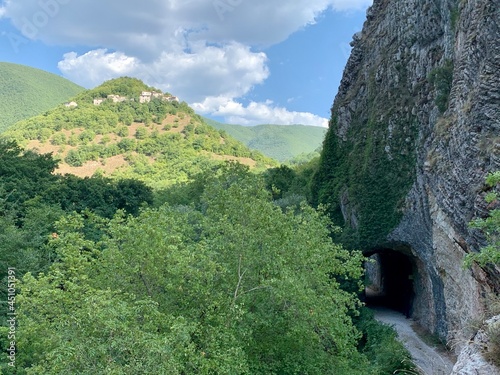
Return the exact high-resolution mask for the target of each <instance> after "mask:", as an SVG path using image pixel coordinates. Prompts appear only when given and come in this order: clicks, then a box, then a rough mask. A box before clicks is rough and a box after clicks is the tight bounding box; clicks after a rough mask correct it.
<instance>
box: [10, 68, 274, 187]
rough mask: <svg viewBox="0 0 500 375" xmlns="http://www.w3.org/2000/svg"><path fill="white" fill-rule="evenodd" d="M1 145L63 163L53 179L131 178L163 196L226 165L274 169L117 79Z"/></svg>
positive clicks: (156, 94) (183, 109) (28, 124)
mask: <svg viewBox="0 0 500 375" xmlns="http://www.w3.org/2000/svg"><path fill="white" fill-rule="evenodd" d="M3 137H4V138H6V139H9V140H14V141H16V142H17V143H18V144H20V145H21V146H23V147H26V148H28V149H34V150H37V151H38V152H39V153H53V154H54V156H55V157H56V158H57V159H59V160H60V164H59V167H58V169H57V170H56V172H58V173H62V174H64V173H70V174H74V175H77V176H80V177H85V176H92V175H94V174H95V173H98V174H101V175H106V176H114V177H124V178H135V179H138V180H141V181H143V182H145V183H147V184H148V185H149V186H151V187H155V188H160V187H167V186H170V185H173V184H175V183H182V182H186V181H189V180H190V179H191V178H192V177H193V176H194V175H196V174H198V173H201V172H203V171H206V170H207V169H209V168H210V167H211V166H213V165H215V164H219V163H220V162H221V161H225V160H235V161H238V162H240V163H242V164H246V165H248V166H250V167H252V168H262V169H264V168H266V167H267V166H271V165H276V162H275V161H273V160H272V159H270V158H267V157H265V156H263V155H262V154H260V153H259V152H257V151H252V150H250V149H249V148H248V147H246V146H245V145H243V144H242V143H240V142H239V141H237V140H235V139H234V138H232V137H230V136H228V135H227V134H223V133H222V132H221V131H219V130H216V129H214V128H212V127H211V126H209V125H207V124H206V123H205V122H204V121H203V119H202V118H201V117H200V116H198V115H196V114H195V113H194V111H193V110H192V109H191V108H190V107H189V106H188V105H187V104H186V103H184V102H179V100H178V99H177V98H176V97H175V96H173V95H171V94H168V93H162V92H161V91H160V90H158V89H155V88H154V87H148V86H147V85H145V84H144V83H143V82H142V81H140V80H138V79H134V78H128V77H124V78H118V79H113V80H110V81H107V82H105V83H104V84H102V85H101V86H99V87H97V88H95V89H92V90H87V91H84V92H82V93H80V94H79V95H77V96H75V97H73V98H72V99H71V101H70V102H69V103H65V104H61V105H59V106H57V107H56V108H54V109H52V110H50V111H47V112H45V113H44V114H42V115H39V116H35V117H32V118H29V119H27V120H23V121H20V122H18V123H16V124H15V125H13V126H12V127H11V128H9V129H8V130H7V131H6V132H5V133H4V134H3Z"/></svg>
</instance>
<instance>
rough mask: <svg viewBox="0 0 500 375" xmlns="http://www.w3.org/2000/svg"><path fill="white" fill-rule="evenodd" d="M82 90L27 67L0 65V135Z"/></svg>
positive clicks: (49, 74) (67, 82) (48, 74)
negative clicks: (16, 123) (21, 121)
mask: <svg viewBox="0 0 500 375" xmlns="http://www.w3.org/2000/svg"><path fill="white" fill-rule="evenodd" d="M83 90H84V88H83V87H80V86H78V85H76V84H74V83H73V82H71V81H68V80H67V79H64V78H62V77H59V76H57V75H55V74H52V73H48V72H45V71H43V70H39V69H35V68H31V67H28V66H23V65H18V64H11V63H6V62H0V132H2V131H4V130H5V129H7V128H8V127H9V126H10V125H12V124H14V123H15V122H17V121H20V120H22V119H25V118H29V117H31V116H35V115H37V114H39V113H42V112H43V111H46V110H48V109H50V108H53V107H54V106H56V105H58V104H61V103H64V102H65V101H67V100H68V99H69V98H71V97H73V96H75V95H76V94H78V93H79V92H81V91H83Z"/></svg>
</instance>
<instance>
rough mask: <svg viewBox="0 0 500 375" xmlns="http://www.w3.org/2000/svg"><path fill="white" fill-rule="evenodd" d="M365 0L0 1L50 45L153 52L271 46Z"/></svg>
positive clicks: (27, 32)
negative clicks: (200, 44) (200, 45)
mask: <svg viewBox="0 0 500 375" xmlns="http://www.w3.org/2000/svg"><path fill="white" fill-rule="evenodd" d="M370 3H371V0H294V1H289V0H252V1H250V0H185V1H179V0H148V1H147V2H139V1H132V0H123V1H120V2H117V1H101V0H86V1H75V0H15V1H13V0H7V1H6V2H5V5H4V9H5V13H6V16H8V17H9V18H11V19H12V22H13V23H14V25H15V26H16V27H18V29H19V30H21V32H22V33H23V35H24V36H25V37H27V38H30V39H40V40H42V41H45V42H50V43H57V44H66V45H70V44H79V45H88V46H94V47H101V46H106V47H107V48H110V49H112V50H118V51H122V52H124V53H126V54H127V55H131V56H135V57H139V58H141V59H143V60H145V59H155V58H158V56H159V55H161V53H163V52H165V51H169V52H171V51H174V50H178V49H179V48H181V49H182V48H185V47H189V43H191V42H194V41H209V42H213V43H227V42H229V41H234V42H238V43H242V44H246V45H254V46H255V45H266V46H267V45H272V44H275V43H279V42H281V41H283V40H285V39H286V38H287V37H288V36H289V35H290V34H292V33H293V32H295V31H297V30H299V29H301V28H302V27H304V26H305V25H308V24H312V23H314V22H315V19H316V17H317V16H318V15H319V14H320V13H322V12H323V11H325V10H327V9H329V8H330V9H334V10H350V9H360V8H363V7H366V6H367V5H369V4H370Z"/></svg>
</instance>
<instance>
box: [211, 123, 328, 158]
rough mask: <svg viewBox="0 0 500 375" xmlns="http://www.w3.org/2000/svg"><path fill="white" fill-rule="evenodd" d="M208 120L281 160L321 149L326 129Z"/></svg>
mask: <svg viewBox="0 0 500 375" xmlns="http://www.w3.org/2000/svg"><path fill="white" fill-rule="evenodd" d="M205 122H206V123H207V124H209V125H211V126H213V127H214V128H216V129H219V130H223V131H225V132H226V133H227V134H229V135H230V136H232V137H234V138H236V139H237V140H238V141H240V142H243V143H244V144H245V145H247V146H248V147H250V148H251V149H254V150H257V151H260V152H262V153H263V154H264V155H266V156H269V157H271V158H273V159H275V160H278V161H280V162H285V161H288V160H291V159H293V158H296V157H297V156H299V155H303V154H310V153H313V152H315V151H316V150H318V149H319V148H320V147H321V145H322V143H323V139H324V137H325V134H326V130H327V129H326V128H321V127H317V126H308V125H256V126H242V125H232V124H224V123H221V122H217V121H214V120H211V119H207V118H205Z"/></svg>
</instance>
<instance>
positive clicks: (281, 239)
mask: <svg viewBox="0 0 500 375" xmlns="http://www.w3.org/2000/svg"><path fill="white" fill-rule="evenodd" d="M95 225H97V227H100V228H101V230H103V231H105V232H107V235H106V236H103V237H101V239H100V240H99V241H91V240H89V239H88V238H87V237H86V236H85V224H84V220H83V218H82V217H80V216H77V215H72V216H70V217H67V218H65V219H63V220H62V221H60V222H59V224H58V228H57V229H56V230H57V233H58V234H59V236H58V238H56V239H53V240H52V242H51V246H52V247H53V249H54V251H55V252H56V253H57V254H58V256H59V259H60V261H59V262H57V263H55V264H54V265H53V266H52V268H51V270H50V271H49V272H48V273H47V274H46V275H41V276H39V277H37V278H35V277H33V276H31V275H27V276H26V277H25V278H24V282H23V286H22V291H21V297H20V307H19V311H20V316H19V319H20V322H21V324H20V328H19V329H20V333H19V334H20V336H19V341H18V345H19V348H20V353H22V354H20V355H19V358H18V362H19V365H20V367H19V368H21V369H23V370H21V371H24V369H25V370H26V372H27V373H30V374H56V373H57V374H61V373H68V374H69V373H75V371H77V372H78V373H80V374H94V373H122V374H129V373H130V374H142V373H168V374H228V375H229V374H273V373H275V374H302V373H307V374H367V373H370V371H369V369H368V368H367V361H366V359H365V358H364V357H363V356H362V355H360V354H359V353H358V352H357V350H356V343H357V339H358V338H359V334H358V332H357V330H356V329H355V328H354V326H353V324H352V321H351V315H352V314H354V312H355V310H356V308H357V306H358V302H357V299H356V297H355V295H353V294H351V293H347V292H345V291H343V290H341V288H340V287H339V284H338V283H337V282H336V278H335V277H332V276H333V275H335V276H336V277H343V278H352V279H359V277H360V275H361V272H362V269H361V262H362V256H361V254H357V253H353V254H350V253H349V252H347V251H346V250H344V249H342V248H341V247H340V246H338V245H335V244H333V243H332V241H331V239H330V236H329V230H328V227H329V221H328V220H327V219H326V217H325V216H324V215H323V214H321V213H318V212H317V211H315V210H313V209H312V208H310V207H307V206H303V207H302V209H301V211H300V213H298V214H297V215H295V214H294V213H292V212H287V213H283V212H282V210H281V209H279V208H278V207H277V206H276V205H274V204H273V202H272V200H271V199H270V196H269V195H268V193H267V192H266V191H265V189H263V183H262V181H261V180H260V179H259V178H257V177H255V176H253V175H251V174H250V173H248V171H246V170H245V169H241V168H240V167H236V166H230V167H228V168H226V169H225V170H222V171H218V172H216V173H215V174H214V175H212V177H211V178H210V181H209V183H208V186H206V187H205V189H204V192H203V194H202V196H201V199H200V202H199V206H198V208H196V207H186V206H177V207H171V206H168V205H167V206H162V207H160V208H159V209H146V210H144V211H143V212H142V213H141V214H140V215H139V216H138V217H135V218H134V217H124V216H120V215H118V216H115V218H113V219H112V220H111V221H110V222H109V223H106V222H105V221H104V222H103V221H98V222H96V224H95Z"/></svg>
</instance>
